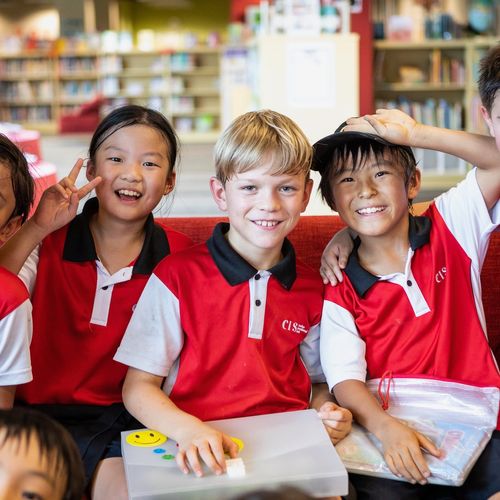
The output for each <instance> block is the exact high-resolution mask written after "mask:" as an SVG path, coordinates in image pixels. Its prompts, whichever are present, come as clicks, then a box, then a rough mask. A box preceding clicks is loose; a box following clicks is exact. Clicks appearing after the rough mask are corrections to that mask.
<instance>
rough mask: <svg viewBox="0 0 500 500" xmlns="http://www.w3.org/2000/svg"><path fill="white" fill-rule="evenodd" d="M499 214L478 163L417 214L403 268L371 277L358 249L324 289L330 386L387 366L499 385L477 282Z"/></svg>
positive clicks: (323, 339)
mask: <svg viewBox="0 0 500 500" xmlns="http://www.w3.org/2000/svg"><path fill="white" fill-rule="evenodd" d="M499 223H500V209H499V204H498V203H497V204H496V205H495V207H494V208H493V209H492V210H491V211H490V212H488V210H487V208H486V205H485V203H484V200H483V197H482V194H481V191H480V189H479V186H478V184H477V181H476V176H475V170H472V171H471V172H469V174H468V175H467V177H466V179H465V180H464V181H462V182H461V183H460V184H459V185H458V186H456V187H455V188H453V189H451V190H450V191H448V192H447V193H444V194H443V195H441V196H439V197H438V198H437V199H436V200H435V202H434V203H433V204H432V205H431V206H430V207H429V209H428V210H427V212H426V214H425V216H424V217H412V216H410V235H409V236H410V249H409V251H408V257H407V263H406V269H405V272H404V273H395V274H391V275H387V276H374V275H372V274H370V273H369V272H367V271H366V270H365V269H363V268H362V267H361V265H360V264H359V261H358V258H357V251H356V249H355V250H354V251H353V253H352V254H351V256H350V259H349V262H348V265H347V268H346V279H345V280H344V281H343V282H342V283H341V284H340V285H338V286H336V287H331V286H329V287H327V289H326V292H325V302H324V307H323V318H322V323H321V361H322V365H323V370H324V372H325V375H326V378H327V381H328V384H329V387H330V388H331V389H332V388H333V387H334V386H335V385H336V384H338V383H339V382H342V381H343V380H347V379H355V380H360V381H365V379H366V378H370V379H371V378H378V377H382V375H383V374H384V373H385V372H386V371H388V370H390V371H392V374H393V376H396V375H412V376H428V377H434V378H441V379H449V380H453V381H457V382H461V383H465V384H470V385H477V386H494V387H500V375H499V371H498V367H497V365H496V362H495V359H494V357H493V354H492V352H491V350H490V348H489V345H488V339H487V336H486V329H485V318H484V312H483V308H482V304H481V281H480V272H481V266H482V264H483V261H484V258H485V255H486V251H487V248H488V241H489V238H490V235H491V232H492V231H493V230H494V229H495V228H496V227H497V225H498V224H499ZM358 246H359V241H358Z"/></svg>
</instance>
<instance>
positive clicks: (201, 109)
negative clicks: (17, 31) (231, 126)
mask: <svg viewBox="0 0 500 500" xmlns="http://www.w3.org/2000/svg"><path fill="white" fill-rule="evenodd" d="M220 54H221V51H220V49H218V48H216V49H214V48H210V47H192V48H189V49H182V50H172V51H153V52H141V51H137V50H134V51H130V52H125V53H107V52H97V51H84V52H66V53H62V54H59V55H58V54H52V53H48V52H23V53H20V54H0V81H1V82H4V83H3V85H2V89H3V94H2V92H1V91H0V116H1V117H2V119H3V120H5V121H14V122H19V121H20V120H19V118H20V117H30V118H31V117H32V116H33V117H34V118H37V117H38V116H40V118H44V117H45V115H47V116H46V117H47V118H48V120H42V119H41V120H36V119H35V120H29V121H28V120H26V121H25V122H24V123H26V124H28V123H29V126H30V127H32V128H35V129H39V130H43V131H47V130H54V131H55V130H56V129H57V119H58V117H59V116H61V114H63V113H66V112H67V109H68V108H72V107H75V106H78V105H81V104H83V103H85V102H87V101H89V100H91V99H93V98H94V97H95V96H96V95H98V94H104V95H106V96H107V97H108V99H109V100H110V101H114V100H118V99H119V100H120V101H121V102H128V103H137V104H141V105H146V106H151V107H154V108H155V109H159V110H160V111H162V112H163V114H164V115H165V116H166V117H167V118H169V119H170V120H174V118H175V120H190V119H191V120H192V123H191V126H192V130H193V131H192V132H191V133H183V134H181V135H182V136H183V137H184V138H185V139H186V140H189V136H191V138H192V139H193V140H194V141H201V142H212V141H213V140H215V138H217V136H218V135H219V129H218V128H219V123H220V109H219V90H218V88H216V87H214V86H213V83H214V81H216V80H217V79H218V77H219V73H220V67H219V66H220V65H219V63H220ZM184 62H185V67H183V65H184ZM39 70H40V71H39ZM159 79H162V80H164V81H165V85H164V88H163V87H162V89H160V90H159V91H158V92H155V91H154V90H151V89H150V88H149V87H150V85H152V87H151V88H153V89H154V88H158V87H159V85H157V84H158V83H161V82H160V81H159ZM134 80H135V81H134ZM175 88H181V89H184V90H171V89H175ZM40 89H41V90H43V92H44V94H45V95H47V89H49V91H50V93H51V94H52V95H53V97H51V98H47V99H39V98H35V99H33V98H31V97H28V96H31V93H32V94H33V95H36V93H37V91H39V90H40ZM89 92H90V93H89ZM12 95H19V96H26V97H23V98H21V97H20V98H12V97H11V96H12ZM182 98H187V99H191V100H192V107H193V109H192V110H191V109H189V111H186V112H183V111H173V109H175V107H174V108H173V107H172V106H171V100H172V99H176V100H179V99H182ZM179 104H181V105H182V102H180V103H179ZM15 108H19V109H18V110H16V109H15ZM180 109H182V108H180ZM205 115H210V116H212V119H213V123H214V125H213V127H214V129H213V131H210V132H197V131H196V126H197V125H199V124H198V122H197V119H198V118H199V117H200V118H201V117H203V116H205ZM182 125H183V127H186V121H184V122H183V124H182ZM187 126H189V122H187Z"/></svg>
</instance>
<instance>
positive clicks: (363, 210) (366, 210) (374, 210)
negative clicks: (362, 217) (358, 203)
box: [356, 207, 384, 214]
mask: <svg viewBox="0 0 500 500" xmlns="http://www.w3.org/2000/svg"><path fill="white" fill-rule="evenodd" d="M382 210H384V207H367V208H360V209H359V210H356V211H357V212H358V214H375V213H377V212H382Z"/></svg>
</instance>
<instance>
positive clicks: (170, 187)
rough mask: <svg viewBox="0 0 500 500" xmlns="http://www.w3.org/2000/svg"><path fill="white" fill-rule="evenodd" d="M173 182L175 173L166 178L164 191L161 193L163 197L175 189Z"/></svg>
mask: <svg viewBox="0 0 500 500" xmlns="http://www.w3.org/2000/svg"><path fill="white" fill-rule="evenodd" d="M175 181H176V173H175V172H172V173H171V174H169V176H168V178H167V182H166V184H165V190H164V191H163V195H167V194H169V193H171V192H172V191H173V189H174V187H175Z"/></svg>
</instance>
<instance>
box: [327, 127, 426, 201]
mask: <svg viewBox="0 0 500 500" xmlns="http://www.w3.org/2000/svg"><path fill="white" fill-rule="evenodd" d="M335 135H337V134H335ZM373 156H374V157H375V159H376V161H377V162H382V161H384V160H389V161H391V162H393V163H394V165H397V166H399V167H400V168H401V173H402V175H403V178H404V183H405V186H407V187H409V184H410V181H411V180H412V179H413V177H414V176H415V172H416V170H417V162H416V160H415V156H414V155H413V151H412V150H411V148H409V147H406V146H398V145H396V144H391V143H389V142H387V141H381V140H380V139H379V138H378V137H377V136H373V138H371V137H370V135H369V134H364V133H356V132H339V133H338V141H336V145H335V147H332V148H330V149H329V158H328V160H327V161H326V163H325V165H324V166H323V168H322V170H321V181H320V184H319V189H320V192H321V196H322V198H323V199H324V200H325V202H326V203H327V204H328V206H329V207H330V208H331V209H333V210H335V200H334V199H333V193H332V182H333V180H334V179H335V178H336V177H337V176H338V175H339V174H341V173H342V172H344V171H345V170H346V169H347V168H349V169H351V168H352V170H353V171H356V170H357V169H358V168H360V167H361V166H363V165H364V163H365V162H366V161H367V160H368V159H369V158H370V157H373ZM410 201H411V200H410Z"/></svg>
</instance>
